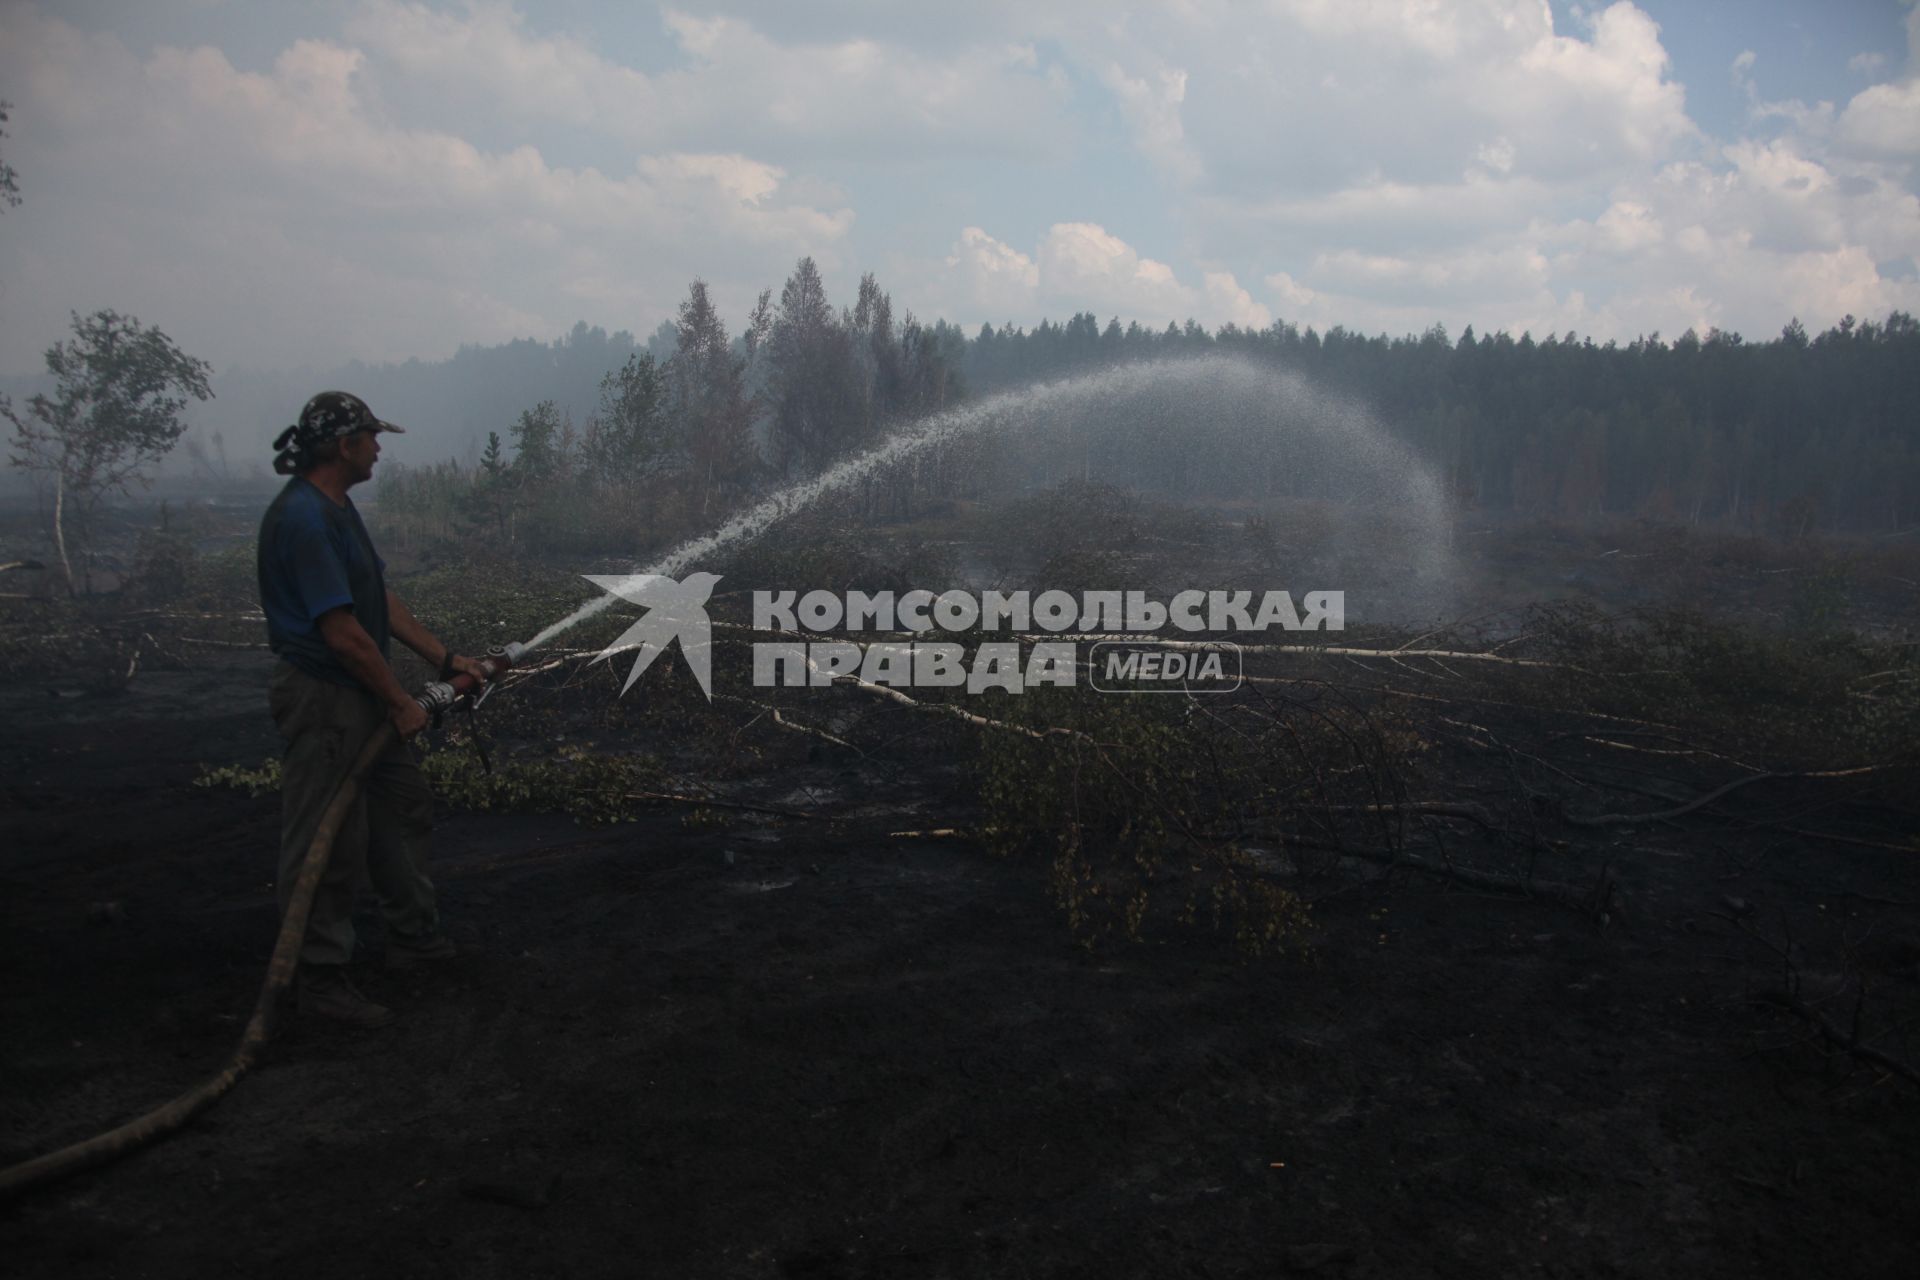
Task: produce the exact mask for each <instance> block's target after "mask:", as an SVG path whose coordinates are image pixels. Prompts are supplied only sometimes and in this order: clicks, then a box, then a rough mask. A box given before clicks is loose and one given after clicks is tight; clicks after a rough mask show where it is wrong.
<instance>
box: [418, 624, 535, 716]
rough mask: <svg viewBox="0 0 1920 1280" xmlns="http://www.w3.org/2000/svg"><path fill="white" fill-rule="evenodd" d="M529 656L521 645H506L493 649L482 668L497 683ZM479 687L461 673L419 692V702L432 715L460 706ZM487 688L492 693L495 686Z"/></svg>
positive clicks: (524, 646)
mask: <svg viewBox="0 0 1920 1280" xmlns="http://www.w3.org/2000/svg"><path fill="white" fill-rule="evenodd" d="M527 653H528V649H527V646H526V645H524V644H521V643H519V642H518V641H509V642H508V643H506V644H497V645H494V646H493V647H492V648H490V649H488V650H487V656H486V658H485V659H483V660H482V662H481V665H482V666H484V667H485V668H486V669H487V679H488V680H489V681H493V680H498V679H499V678H500V677H501V676H503V675H505V674H506V673H507V672H509V671H511V670H512V669H513V668H514V667H516V666H518V665H519V664H520V661H521V660H522V659H523V658H525V657H526V656H527ZM479 683H480V682H479V681H477V680H475V679H474V678H473V677H472V676H470V675H468V674H466V673H465V672H461V673H460V674H459V675H457V676H455V677H454V678H453V679H451V680H436V681H434V682H433V683H432V684H430V685H428V686H427V687H426V688H424V689H422V690H421V691H420V696H419V698H418V699H417V700H418V702H419V703H420V705H421V706H422V707H424V708H425V709H426V710H427V711H428V712H429V713H437V712H441V711H445V710H446V709H447V708H448V707H451V706H452V705H453V704H454V703H456V702H458V701H459V700H460V699H461V698H462V697H463V696H465V695H466V694H469V693H472V692H473V691H474V689H476V688H477V687H479ZM487 687H488V688H489V689H491V688H492V687H493V686H492V685H491V684H489V685H488V686H487ZM481 696H482V697H485V696H486V695H485V694H482V695H481Z"/></svg>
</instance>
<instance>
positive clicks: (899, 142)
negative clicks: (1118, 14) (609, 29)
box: [345, 0, 1065, 161]
mask: <svg viewBox="0 0 1920 1280" xmlns="http://www.w3.org/2000/svg"><path fill="white" fill-rule="evenodd" d="M660 20H661V23H662V27H663V30H664V34H665V36H666V37H667V38H668V39H669V40H670V41H671V42H672V44H673V46H674V47H675V48H676V49H677V51H678V53H679V54H680V55H681V57H680V59H679V64H680V65H676V66H673V67H671V68H668V69H665V70H660V71H656V72H653V73H651V74H649V73H644V72H641V71H639V70H636V69H634V68H632V67H629V66H625V65H622V64H621V63H620V62H618V61H616V60H614V59H612V58H609V57H607V56H605V55H603V54H602V53H601V52H599V51H598V50H596V49H594V48H593V47H591V46H589V45H588V44H587V43H586V42H585V41H583V40H581V39H578V38H575V37H571V36H567V35H564V34H561V35H536V34H534V33H533V32H531V31H530V30H529V29H528V27H527V24H526V22H525V20H524V18H523V17H522V16H521V14H520V13H519V11H518V10H517V9H516V8H515V7H514V6H513V5H511V4H508V3H506V2H505V0H473V3H470V4H468V5H467V6H466V7H465V8H464V9H462V10H442V9H435V8H432V7H430V6H428V5H426V4H423V3H418V2H417V0H362V3H361V5H360V7H359V8H358V9H357V10H356V11H355V13H354V15H353V17H352V18H351V19H350V20H349V21H348V23H347V25H346V29H345V38H346V39H347V40H348V41H349V42H351V43H353V44H355V45H357V46H359V47H361V48H364V49H366V50H367V51H368V52H369V53H370V55H371V56H373V57H374V58H377V59H379V60H380V61H382V62H384V63H387V64H390V65H391V66H392V68H393V69H395V70H396V71H398V72H401V73H403V76H404V79H401V80H398V81H397V83H396V85H395V87H394V89H393V92H395V93H398V94H404V95H406V100H407V101H408V103H409V105H410V107H411V108H412V109H413V110H415V111H423V110H434V109H437V110H439V111H441V112H443V113H446V115H447V116H448V118H449V120H451V119H452V118H454V117H455V114H456V113H457V116H458V117H459V118H464V119H468V120H472V119H475V118H478V119H479V120H482V121H485V122H487V123H488V124H489V125H490V126H494V127H499V128H503V129H507V130H514V129H518V130H521V131H523V132H525V131H529V130H533V129H535V128H537V127H538V126H539V125H541V124H542V123H551V122H558V123H562V124H566V125H570V126H574V127H577V128H591V129H592V130H594V131H596V132H598V133H603V134H606V135H609V136H611V137H614V138H618V139H620V140H622V141H624V142H626V143H628V144H631V145H634V146H638V147H642V148H647V149H653V148H658V147H661V146H665V145H668V144H670V143H671V144H673V145H678V146H687V145H689V144H691V145H694V146H700V147H702V148H705V147H710V146H711V147H715V148H716V149H717V148H718V147H721V146H726V147H737V146H741V145H746V146H749V147H753V148H756V149H771V148H776V147H777V148H778V149H779V150H780V152H781V154H782V155H783V156H788V157H795V158H802V159H805V158H812V157H815V156H817V155H819V154H823V153H836V154H841V155H845V154H847V148H848V146H849V145H850V144H857V145H858V147H859V148H860V151H859V154H860V155H862V156H864V157H865V158H866V159H867V160H869V161H886V160H892V159H898V158H901V157H903V156H908V155H913V156H925V155H926V154H928V153H929V152H930V151H931V152H935V153H939V152H958V153H963V154H975V153H981V152H985V153H988V154H999V155H1034V154H1045V153H1050V152H1057V151H1058V150H1059V149H1060V148H1062V147H1064V145H1065V140H1064V133H1063V132H1062V130H1060V129H1059V128H1058V127H1057V126H1056V124H1055V121H1056V120H1057V117H1058V112H1057V111H1056V110H1055V99H1056V96H1057V93H1058V85H1057V83H1056V82H1054V81H1053V80H1051V79H1049V78H1048V77H1047V76H1046V75H1045V74H1043V73H1042V72H1041V70H1040V69H1039V68H1038V67H1037V66H1036V63H1035V60H1034V57H1033V52H1032V49H1031V47H1030V46H1024V45H1020V44H1017V43H1012V42H1001V43H995V44H989V45H980V44H975V43H968V44H966V45H964V46H962V47H960V48H958V49H950V50H948V51H946V52H945V53H944V54H933V53H921V52H918V51H914V50H908V49H902V48H899V47H897V46H890V45H888V44H886V43H883V42H882V41H879V40H875V39H872V38H869V37H865V36H861V35H854V34H848V35H844V36H840V37H837V38H820V37H817V36H816V37H812V38H804V37H803V38H801V39H798V40H795V41H792V42H789V43H784V44H783V43H779V42H776V41H775V40H773V39H771V38H770V37H769V36H768V35H767V34H766V33H765V32H763V31H762V30H760V29H759V28H758V27H756V26H755V25H754V24H752V23H750V22H747V21H744V20H741V19H739V18H735V17H730V16H727V15H724V14H720V15H712V16H701V15H696V14H693V13H689V12H685V11H682V10H680V9H678V8H673V7H668V8H665V9H664V10H663V11H662V13H661V19H660Z"/></svg>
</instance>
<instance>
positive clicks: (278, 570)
mask: <svg viewBox="0 0 1920 1280" xmlns="http://www.w3.org/2000/svg"><path fill="white" fill-rule="evenodd" d="M259 567H260V607H261V609H262V610H264V611H265V613H266V615H267V643H268V644H269V645H270V646H271V647H272V649H273V651H274V652H275V653H277V654H279V655H280V656H281V657H282V658H285V659H286V660H287V661H288V662H291V663H292V664H293V665H294V666H296V667H298V668H300V670H302V671H304V672H306V673H307V674H308V675H310V676H314V677H317V678H318V679H321V680H331V681H333V682H334V683H335V684H344V685H348V686H351V687H353V688H359V687H361V686H360V682H359V681H357V680H355V679H354V678H353V676H352V675H351V674H350V673H349V672H348V671H347V669H346V668H345V667H344V666H342V665H341V664H340V660H339V659H338V658H336V657H335V656H334V654H333V650H331V649H329V648H328V647H327V642H326V640H325V638H324V637H322V636H321V634H320V625H319V620H320V615H321V614H323V613H326V612H328V611H329V610H333V609H338V608H339V607H340V606H341V605H347V606H349V607H351V608H352V609H353V616H354V617H355V618H356V619H358V621H359V623H360V625H361V626H362V627H365V628H366V631H367V634H368V635H369V636H371V637H373V642H374V644H376V645H378V646H379V648H380V653H381V656H382V657H384V656H386V652H387V637H388V627H387V580H386V568H387V565H386V562H385V561H384V560H382V559H381V558H380V556H379V553H378V552H376V551H375V550H374V549H373V539H372V538H370V537H368V536H367V526H366V525H364V524H362V523H361V522H360V513H359V512H358V511H356V510H355V509H354V506H353V499H351V498H349V499H347V500H346V502H345V503H344V504H336V503H335V502H334V501H333V499H332V498H329V497H328V496H327V495H326V494H324V493H322V492H320V490H319V489H317V488H315V487H314V486H313V485H312V484H310V483H308V482H307V481H306V480H305V479H303V478H301V477H299V476H295V477H294V478H293V479H291V480H289V481H287V485H286V488H284V489H282V490H280V496H279V497H277V498H275V499H274V500H273V505H271V506H269V507H268V508H267V514H266V516H265V518H263V519H262V520H261V521H260V550H259Z"/></svg>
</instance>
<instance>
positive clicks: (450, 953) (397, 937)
mask: <svg viewBox="0 0 1920 1280" xmlns="http://www.w3.org/2000/svg"><path fill="white" fill-rule="evenodd" d="M459 954H460V948H459V946H457V945H456V944H455V943H454V940H453V939H452V938H449V937H448V936H447V935H446V934H444V933H441V932H440V931H439V930H437V929H436V930H435V931H434V932H432V933H417V934H416V933H389V934H388V935H387V968H389V969H411V968H413V967H414V966H416V965H423V964H433V963H435V962H436V961H440V960H451V959H453V958H454V957H455V956H457V955H459Z"/></svg>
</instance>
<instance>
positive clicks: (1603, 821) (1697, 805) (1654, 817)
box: [1563, 764, 1886, 827]
mask: <svg viewBox="0 0 1920 1280" xmlns="http://www.w3.org/2000/svg"><path fill="white" fill-rule="evenodd" d="M1884 768H1886V766H1885V765H1877V764H1870V765H1862V766H1860V767H1859V768H1857V769H1822V770H1818V771H1815V772H1812V773H1750V774H1748V775H1747V776H1746V777H1744V778H1735V779H1734V780H1733V781H1732V782H1729V783H1727V784H1726V785H1725V786H1719V787H1715V788H1714V789H1713V790H1711V791H1709V792H1707V793H1706V794H1705V795H1702V796H1696V797H1695V798H1694V799H1692V800H1689V801H1688V802H1687V803H1685V804H1683V805H1679V806H1678V807H1676V808H1672V809H1661V810H1658V811H1656V812H1653V813H1601V814H1595V815H1594V816H1592V817H1581V816H1580V815H1579V814H1573V813H1568V814H1564V815H1563V816H1564V817H1565V818H1566V820H1567V821H1568V822H1571V823H1572V824H1573V825H1574V826H1576V827H1617V826H1625V825H1628V824H1631V823H1639V822H1664V821H1666V820H1667V819H1668V818H1678V817H1681V816H1683V815H1685V814H1689V813H1692V812H1693V811H1694V810H1695V809H1704V808H1705V807H1706V806H1708V805H1710V804H1712V803H1713V802H1714V801H1715V800H1718V799H1720V797H1722V796H1724V795H1726V794H1727V793H1729V792H1732V791H1737V790H1739V789H1740V788H1741V787H1744V786H1746V785H1747V784H1749V783H1753V782H1764V781H1767V780H1768V779H1774V780H1779V779H1786V778H1851V777H1857V776H1858V775H1860V774H1864V773H1878V772H1879V771H1880V770H1882V769H1884Z"/></svg>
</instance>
